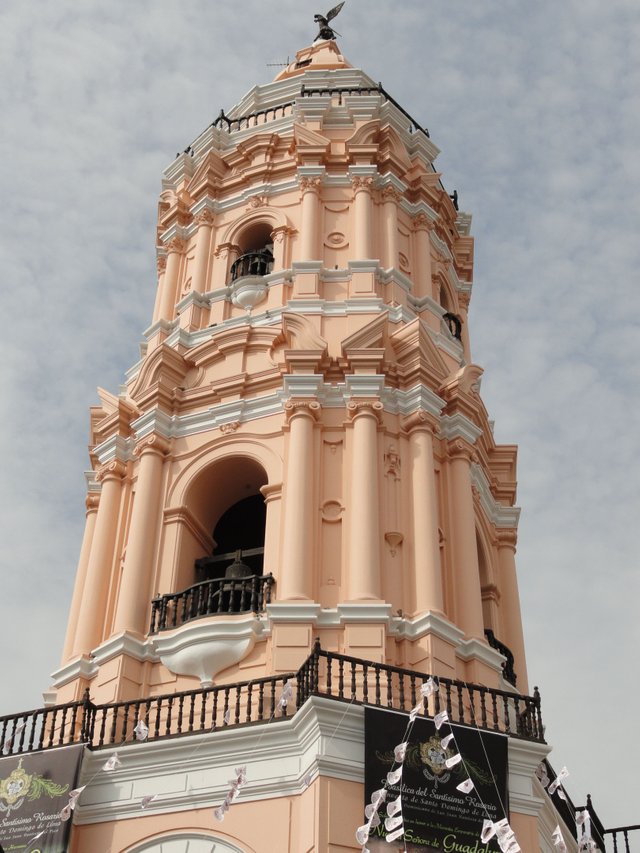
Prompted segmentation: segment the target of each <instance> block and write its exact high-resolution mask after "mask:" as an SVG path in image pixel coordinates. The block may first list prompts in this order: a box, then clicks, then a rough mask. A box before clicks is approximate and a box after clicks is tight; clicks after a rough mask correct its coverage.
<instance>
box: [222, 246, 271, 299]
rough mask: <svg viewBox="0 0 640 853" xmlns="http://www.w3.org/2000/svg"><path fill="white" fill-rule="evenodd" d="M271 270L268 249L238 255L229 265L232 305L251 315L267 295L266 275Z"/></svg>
mask: <svg viewBox="0 0 640 853" xmlns="http://www.w3.org/2000/svg"><path fill="white" fill-rule="evenodd" d="M272 270H273V255H272V254H271V252H270V251H269V250H268V249H261V250H260V251H258V252H247V253H246V254H244V255H240V257H239V258H238V260H237V261H234V263H233V264H232V265H231V271H230V282H229V292H230V296H231V301H232V302H233V304H234V305H237V306H238V307H240V308H244V309H245V311H247V313H249V314H251V311H252V310H253V308H254V307H255V306H256V305H257V304H258V303H259V302H262V300H263V299H264V298H265V297H266V295H267V283H266V282H265V280H264V277H265V276H266V275H269V273H270V272H271V271H272Z"/></svg>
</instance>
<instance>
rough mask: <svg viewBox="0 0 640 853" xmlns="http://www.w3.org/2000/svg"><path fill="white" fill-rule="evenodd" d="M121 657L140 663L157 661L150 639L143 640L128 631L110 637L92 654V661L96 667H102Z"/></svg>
mask: <svg viewBox="0 0 640 853" xmlns="http://www.w3.org/2000/svg"><path fill="white" fill-rule="evenodd" d="M123 655H124V656H125V657H129V658H133V659H134V660H137V661H140V662H141V663H142V662H144V661H153V662H156V661H157V660H158V656H157V655H156V654H154V651H153V645H152V642H151V640H150V639H146V640H144V639H142V638H140V637H137V636H134V635H133V634H130V633H129V632H128V631H124V632H123V633H122V634H117V635H116V636H115V637H110V638H109V639H108V640H105V642H104V643H101V644H100V645H99V646H97V648H95V649H94V650H93V652H92V657H93V660H94V661H95V663H96V664H98V666H103V664H105V663H107V662H108V661H110V660H113V659H114V658H119V657H121V656H123Z"/></svg>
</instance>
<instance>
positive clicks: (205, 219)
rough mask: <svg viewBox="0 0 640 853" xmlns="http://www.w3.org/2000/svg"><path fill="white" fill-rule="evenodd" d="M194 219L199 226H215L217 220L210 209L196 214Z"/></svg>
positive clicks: (206, 208)
mask: <svg viewBox="0 0 640 853" xmlns="http://www.w3.org/2000/svg"><path fill="white" fill-rule="evenodd" d="M194 218H195V221H196V222H197V223H198V225H213V222H214V219H215V217H214V215H213V213H211V211H210V210H209V208H208V207H205V209H204V210H201V211H200V212H199V213H196V215H195V217H194Z"/></svg>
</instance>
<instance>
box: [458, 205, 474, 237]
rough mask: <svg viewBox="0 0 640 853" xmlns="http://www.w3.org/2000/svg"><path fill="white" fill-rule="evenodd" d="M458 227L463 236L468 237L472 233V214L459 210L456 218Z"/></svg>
mask: <svg viewBox="0 0 640 853" xmlns="http://www.w3.org/2000/svg"><path fill="white" fill-rule="evenodd" d="M456 229H457V231H458V234H460V236H461V237H468V236H469V234H471V214H470V213H465V212H464V211H463V210H460V211H458V218H457V219H456Z"/></svg>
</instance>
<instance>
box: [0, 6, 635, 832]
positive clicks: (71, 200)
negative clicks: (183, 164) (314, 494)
mask: <svg viewBox="0 0 640 853" xmlns="http://www.w3.org/2000/svg"><path fill="white" fill-rule="evenodd" d="M317 2H318V0H313V2H311V0H278V2H274V0H242V2H241V3H238V2H236V3H226V2H225V3H221V2H219V0H206V2H205V0H190V2H189V3H182V2H177V0H137V2H135V3H134V2H130V0H110V2H109V3H105V2H97V0H56V2H55V3H52V2H47V0H3V2H2V4H1V5H0V70H1V72H2V83H1V84H0V153H1V157H0V163H1V164H2V165H1V166H0V199H1V203H0V221H1V227H0V276H1V290H0V293H1V296H0V299H1V304H2V313H3V316H4V318H5V321H4V332H3V334H2V336H1V338H0V360H1V362H0V363H1V364H2V386H1V389H0V390H1V394H0V406H1V407H2V408H1V413H2V416H1V417H0V438H1V441H2V447H4V451H3V454H2V468H1V469H0V524H1V529H0V543H1V555H0V566H1V578H2V586H1V590H2V592H1V596H0V649H1V652H0V655H1V658H0V659H1V660H2V684H1V686H0V714H3V713H9V712H15V711H19V710H24V709H28V708H34V707H38V706H40V705H41V692H42V690H45V689H46V688H47V686H48V683H49V682H48V676H49V673H50V672H51V671H52V670H54V669H55V668H56V667H57V666H58V664H59V657H60V652H61V649H62V642H63V634H64V626H65V623H66V616H67V609H68V604H69V601H70V597H71V591H72V585H73V579H74V574H75V566H76V561H77V557H78V553H79V548H80V542H81V537H82V530H83V525H84V497H85V483H84V478H83V473H82V472H83V470H84V469H85V468H87V467H88V455H87V450H86V447H87V441H88V407H89V406H90V405H93V404H95V403H96V402H97V397H96V393H95V387H96V386H97V385H100V386H103V387H105V388H107V389H109V390H111V391H117V389H118V387H119V385H120V384H121V382H123V376H124V371H125V370H126V369H127V368H128V367H129V366H131V365H132V364H133V363H134V362H135V361H136V360H137V358H138V343H139V341H140V338H141V333H142V331H143V330H144V329H145V328H146V327H147V325H148V324H149V320H150V316H151V311H152V307H153V298H154V290H155V250H154V228H155V215H156V204H157V196H158V193H159V189H160V177H161V172H162V170H163V169H164V168H165V167H166V166H167V165H168V164H169V163H170V162H171V160H172V159H173V156H174V155H175V153H176V151H178V150H182V149H183V148H185V147H186V145H187V144H188V143H189V142H191V141H192V140H193V139H194V137H195V136H196V135H197V134H198V133H199V132H200V131H201V130H202V129H203V128H204V127H205V126H206V125H207V124H209V123H210V122H211V121H212V119H213V118H214V117H215V116H216V115H217V114H218V112H219V111H220V108H221V107H224V108H225V110H228V109H229V108H230V107H231V106H232V105H233V104H234V103H235V102H236V101H238V100H239V98H240V97H241V96H242V95H243V94H244V92H245V91H246V90H247V89H249V88H250V87H251V86H252V85H253V84H254V83H258V82H267V81H269V80H270V79H271V78H272V77H273V76H274V74H275V73H276V72H277V69H274V68H268V67H267V63H276V62H284V61H285V60H286V59H287V56H293V54H294V53H295V51H296V50H298V49H300V48H301V47H303V46H305V45H306V44H308V43H309V42H310V41H311V40H312V39H313V37H314V35H315V27H314V24H313V14H314V13H315V12H318V11H320V12H325V11H326V9H324V8H318V7H317ZM329 2H330V0H329ZM336 27H337V29H338V30H339V31H340V32H341V33H343V38H342V39H341V40H340V42H339V43H340V45H341V46H342V49H343V51H344V53H345V55H346V56H347V58H348V59H349V60H350V61H351V62H352V63H353V64H354V65H356V66H359V67H361V68H363V69H364V70H365V71H367V72H368V73H369V74H370V75H371V76H372V77H373V78H374V79H375V80H381V81H382V82H383V84H384V86H385V88H386V89H387V91H388V92H390V93H391V94H392V95H393V96H394V97H395V98H396V99H397V100H398V101H400V103H402V104H403V106H404V107H405V108H406V109H407V110H408V111H409V112H410V113H411V114H412V115H414V116H415V117H416V119H418V120H419V121H420V122H422V123H423V124H425V125H426V126H428V127H429V129H430V131H431V136H432V139H433V140H434V142H435V143H436V145H438V146H439V147H440V148H441V149H442V154H441V155H440V157H439V158H438V161H437V167H438V168H439V170H440V171H442V172H443V180H444V183H445V186H446V187H447V188H448V189H449V191H453V189H457V190H458V191H459V194H460V204H461V207H462V208H463V209H464V210H466V211H469V212H471V213H472V214H473V217H474V219H473V228H472V233H473V234H474V236H475V238H476V264H475V286H474V295H473V299H472V303H471V320H470V322H471V335H472V350H473V356H474V360H475V361H476V362H477V363H478V364H480V365H481V366H482V367H483V368H484V369H485V375H484V378H483V384H482V393H483V397H484V400H485V403H486V405H487V408H488V410H489V413H490V416H491V417H492V418H495V421H496V437H497V439H498V441H500V442H504V443H517V444H518V445H519V446H520V455H519V493H518V503H519V505H520V506H521V507H522V509H523V512H522V519H521V523H520V540H519V548H518V557H517V559H518V567H519V578H520V590H521V596H522V606H523V613H524V621H525V631H526V640H527V650H528V665H529V673H530V681H531V684H532V685H533V684H538V685H539V686H540V690H541V692H542V698H543V712H544V718H545V722H546V725H547V738H548V740H549V741H550V742H551V743H552V744H553V745H554V750H553V753H552V756H551V761H552V763H553V764H554V766H555V767H556V769H560V767H562V765H565V764H566V765H567V767H568V768H569V771H570V773H571V777H570V779H569V780H568V782H567V789H568V791H569V793H570V794H571V796H572V797H573V799H574V801H575V802H576V803H577V804H582V803H583V802H584V801H585V798H586V794H587V792H590V793H591V794H592V795H593V797H594V803H595V805H596V808H597V809H598V811H599V813H600V816H601V818H602V819H603V822H604V823H605V826H616V825H620V824H622V823H626V824H630V823H639V822H640V807H639V806H638V801H637V790H638V783H637V772H638V766H640V749H639V747H638V734H637V721H638V708H639V706H640V685H639V679H638V663H637V659H638V647H639V642H638V641H639V634H640V630H639V627H638V625H639V620H638V616H637V609H638V602H639V601H640V589H639V580H638V577H639V573H638V548H637V529H638V526H639V525H640V501H639V498H638V481H639V478H638V456H639V450H640V448H639V444H640V439H639V435H640V428H639V426H640V420H639V418H640V404H639V398H640V395H639V378H640V376H639V365H640V358H639V355H640V353H639V351H638V350H639V340H640V335H639V334H638V326H639V320H640V307H639V306H640V297H639V284H640V282H639V270H640V237H639V234H640V104H639V98H640V94H639V93H640V4H638V2H637V0H607V2H603V0H553V2H552V1H551V0H538V2H535V3H525V2H516V0H500V2H498V0H448V2H444V0H428V2H427V0H404V2H402V3H391V2H381V0H347V4H346V6H345V8H344V9H343V11H342V12H341V14H340V18H339V20H337V21H336Z"/></svg>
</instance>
